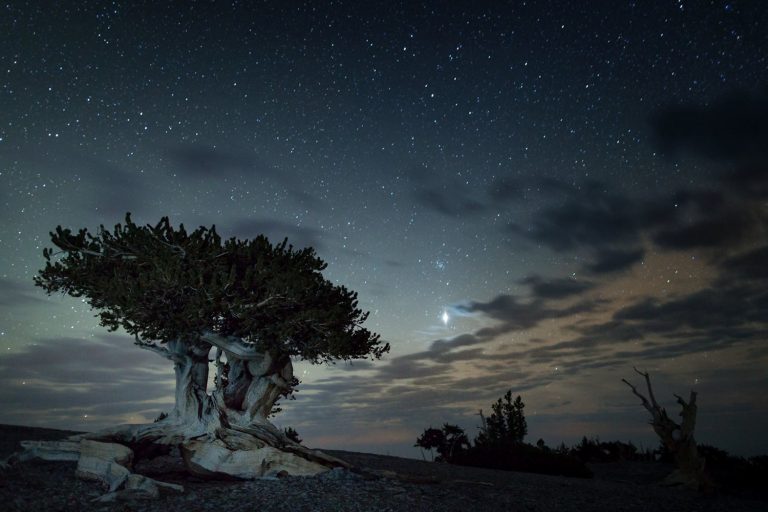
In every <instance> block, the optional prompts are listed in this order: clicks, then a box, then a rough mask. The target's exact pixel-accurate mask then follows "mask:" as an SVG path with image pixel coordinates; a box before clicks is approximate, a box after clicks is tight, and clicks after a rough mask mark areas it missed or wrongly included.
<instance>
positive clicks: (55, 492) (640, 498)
mask: <svg viewBox="0 0 768 512" xmlns="http://www.w3.org/2000/svg"><path fill="white" fill-rule="evenodd" d="M70 434H71V432H63V431H57V430H49V429H35V428H28V427H13V426H4V425H0V458H4V457H6V456H7V455H9V454H10V453H11V452H13V451H15V450H17V449H18V444H17V443H18V441H20V440H23V439H46V440H54V439H61V438H63V437H66V436H67V435H70ZM328 453H329V454H331V455H334V456H337V457H340V458H343V459H345V460H347V461H348V462H350V463H352V464H354V465H355V466H359V467H365V468H368V469H369V470H372V471H369V472H366V474H364V475H360V474H355V473H352V472H350V471H346V470H334V471H331V472H328V473H326V474H324V475H322V476H319V477H314V478H299V477H286V478H280V479H261V480H255V481H209V480H201V479H197V478H192V477H190V476H188V475H186V474H185V473H184V472H183V471H182V469H183V468H182V466H181V465H180V463H179V461H178V460H176V459H174V458H172V457H161V458H158V459H154V460H153V461H150V462H148V463H143V464H141V465H139V466H137V467H136V468H135V471H136V472H137V473H141V474H144V475H147V476H151V477H152V478H155V479H158V480H162V481H165V482H171V483H177V484H181V485H183V486H184V492H183V493H175V492H168V493H166V494H163V495H162V496H161V497H160V498H157V499H155V500H146V499H136V498H131V497H127V498H125V499H122V500H121V501H119V502H116V503H99V502H97V501H94V499H96V498H98V497H99V496H101V495H102V494H103V490H102V489H100V488H99V486H98V485H97V484H95V483H92V482H86V481H82V480H78V479H77V478H75V475H74V469H75V463H72V462H46V461H34V462H25V463H23V464H21V465H19V466H17V467H15V468H14V469H12V470H11V471H9V472H6V473H4V474H0V510H3V511H5V510H8V511H33V510H34V511H35V512H47V511H84V512H85V511H88V512H90V511H111V510H116V511H122V512H128V511H144V510H146V511H158V512H182V511H183V512H194V511H207V510H211V511H213V510H217V511H220V510H224V511H227V512H236V511H252V510H258V511H281V512H285V511H290V512H302V511H401V510H402V511H430V512H431V511H461V512H466V511H472V510H480V511H482V512H493V511H505V512H512V511H539V512H549V511H552V512H554V511H558V512H569V511H574V512H587V511H647V510H653V511H655V512H661V511H670V512H671V511H675V512H681V511H724V510H728V511H764V510H766V509H767V508H768V503H766V502H765V501H757V500H750V499H747V498H744V497H736V496H730V495H726V494H723V493H718V494H713V495H707V496H703V495H699V494H697V493H694V492H691V491H686V490H683V489H677V488H667V487H662V486H660V485H659V484H658V481H659V480H660V479H661V478H663V476H664V475H665V474H666V472H667V471H668V469H669V468H666V467H663V466H660V465H658V464H655V463H642V462H629V463H612V464H600V465H594V466H591V468H592V469H593V471H594V472H595V478H592V479H577V478H566V477H556V476H546V475H535V474H529V473H516V472H506V471H494V470H486V469H479V468H466V467H461V466H451V465H446V464H437V463H431V462H424V461H419V460H413V459H404V458H400V457H389V456H384V455H373V454H364V453H355V452H343V451H331V450H329V451H328ZM387 472H395V473H397V474H399V475H400V477H399V478H394V477H392V474H391V473H387ZM374 474H375V475H376V476H374ZM386 475H390V477H386Z"/></svg>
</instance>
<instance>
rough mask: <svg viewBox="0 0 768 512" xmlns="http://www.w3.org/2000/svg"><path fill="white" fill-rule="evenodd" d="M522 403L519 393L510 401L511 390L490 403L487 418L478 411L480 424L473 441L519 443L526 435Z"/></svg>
mask: <svg viewBox="0 0 768 512" xmlns="http://www.w3.org/2000/svg"><path fill="white" fill-rule="evenodd" d="M524 408H525V404H524V403H523V400H522V398H520V395H518V396H517V398H515V400H514V401H512V390H511V389H510V390H509V391H507V393H506V394H505V395H504V397H503V400H502V399H501V398H499V399H498V400H497V401H496V402H495V403H494V404H492V405H491V411H492V412H491V415H490V416H488V417H487V418H486V417H485V416H483V411H482V410H481V411H480V419H481V420H482V423H483V424H482V426H481V427H480V433H479V434H478V436H477V439H476V440H475V442H476V443H477V444H481V445H482V444H489V445H497V444H510V443H511V444H519V443H522V442H523V439H524V438H525V436H526V435H528V423H527V422H526V420H525V414H524V413H523V409H524Z"/></svg>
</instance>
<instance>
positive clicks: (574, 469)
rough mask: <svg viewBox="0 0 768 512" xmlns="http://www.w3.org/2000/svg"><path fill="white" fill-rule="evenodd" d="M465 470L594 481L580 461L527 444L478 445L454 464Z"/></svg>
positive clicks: (461, 455)
mask: <svg viewBox="0 0 768 512" xmlns="http://www.w3.org/2000/svg"><path fill="white" fill-rule="evenodd" d="M453 462H454V463H455V464H460V465H463V466H474V467H483V468H489V469H503V470H507V471H523V472H527V473H540V474H545V475H561V476H572V477H580V478H591V477H592V471H591V470H590V469H589V468H588V467H587V466H586V464H584V462H582V461H581V460H579V459H578V458H576V457H574V456H572V455H566V454H562V453H557V452H553V451H546V450H542V449H540V448H537V447H536V446H531V445H530V444H525V443H514V444H506V445H503V444H499V445H495V446H494V445H488V444H483V445H476V446H473V447H472V448H470V449H469V450H467V451H464V452H462V453H461V454H460V455H459V456H458V457H456V458H455V459H454V461H453Z"/></svg>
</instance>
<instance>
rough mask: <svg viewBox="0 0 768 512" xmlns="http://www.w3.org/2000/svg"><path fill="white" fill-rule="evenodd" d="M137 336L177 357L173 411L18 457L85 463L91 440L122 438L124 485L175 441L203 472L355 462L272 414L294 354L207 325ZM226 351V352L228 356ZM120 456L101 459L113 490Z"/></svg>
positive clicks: (288, 381)
mask: <svg viewBox="0 0 768 512" xmlns="http://www.w3.org/2000/svg"><path fill="white" fill-rule="evenodd" d="M136 344H137V345H139V346H140V347H142V348H145V349H148V350H152V351H154V352H157V353H159V354H161V355H162V356H163V357H166V358H168V359H170V360H171V361H173V363H174V372H175V375H176V395H175V402H174V409H173V411H172V412H171V414H169V415H168V417H167V418H164V419H163V420H160V421H158V422H156V423H151V424H144V425H121V426H118V427H116V428H112V429H106V430H102V431H100V432H95V433H89V434H83V435H78V436H73V437H72V438H70V440H69V441H68V443H69V444H67V445H66V446H64V445H62V444H60V442H55V443H49V444H50V446H47V445H46V446H39V443H38V444H35V445H34V453H31V452H30V453H27V454H26V455H19V456H16V458H15V459H12V460H25V459H27V458H31V457H40V458H49V459H54V460H56V459H55V458H56V457H61V456H63V455H66V457H67V458H68V460H72V459H73V457H74V459H75V460H77V459H78V457H79V458H80V462H81V463H82V462H84V460H85V459H83V455H82V453H83V452H82V450H83V447H88V446H91V445H90V444H88V443H92V442H94V441H95V442H100V443H114V444H119V445H122V446H125V447H128V448H129V449H130V450H129V451H130V452H131V456H130V457H125V458H124V460H126V461H129V462H126V463H125V464H123V465H124V466H126V468H125V469H124V470H123V469H119V471H118V473H119V475H120V478H119V481H118V484H117V485H124V486H127V485H128V483H126V482H133V481H134V480H136V478H134V477H131V478H130V479H129V478H128V477H129V476H130V471H129V470H130V466H131V464H132V463H133V462H135V461H136V460H137V459H140V458H142V457H152V456H154V455H156V454H159V453H167V452H168V451H169V447H178V448H179V450H180V453H181V454H182V456H183V459H184V462H185V465H186V467H187V469H188V471H190V472H191V473H193V474H196V475H200V476H229V477H235V478H246V479H248V478H256V477H261V476H275V475H314V474H317V473H321V472H324V471H326V470H328V469H330V468H333V467H350V466H349V464H347V463H346V462H344V461H342V460H339V459H336V458H334V457H330V456H328V455H325V454H323V453H322V452H319V451H315V450H310V449H308V448H306V447H304V446H301V445H300V444H298V443H295V442H294V441H292V440H290V439H289V438H288V437H286V436H285V434H284V433H283V432H282V431H280V430H279V429H277V428H276V427H275V426H274V425H272V424H271V423H270V422H269V420H268V417H269V415H270V413H271V411H272V408H273V407H274V404H275V402H276V401H277V400H278V399H279V398H280V397H281V396H286V395H288V394H289V393H290V392H291V391H292V389H293V366H292V364H291V360H290V358H289V357H288V356H285V355H283V356H273V355H271V354H269V353H267V352H264V351H260V350H258V349H257V348H256V347H255V345H252V344H248V343H246V342H244V341H243V340H240V339H236V338H231V337H230V338H225V337H222V336H219V335H216V334H214V333H206V334H205V335H204V336H203V337H202V338H201V339H200V341H195V342H190V341H186V340H174V341H171V342H169V343H167V344H166V345H165V346H160V345H156V344H153V343H147V342H143V341H140V340H138V339H137V341H136ZM213 346H215V347H216V358H215V360H214V361H215V363H216V378H215V387H214V389H213V390H212V392H208V389H207V385H208V368H209V362H210V361H209V360H208V354H209V352H210V350H211V348H212V347H213ZM222 356H226V362H224V361H222ZM77 443H79V444H77ZM65 448H66V450H65ZM62 450H64V451H62ZM65 452H66V453H65ZM62 454H63V455H62ZM120 464H122V463H121V462H120V461H119V460H117V461H116V460H109V461H106V462H104V463H103V464H100V465H99V464H96V466H97V467H103V468H105V469H104V471H105V473H104V474H103V475H100V477H99V478H100V479H101V480H102V481H103V482H106V483H107V484H108V486H109V490H110V492H114V491H115V490H116V485H115V483H114V482H115V479H114V475H115V471H116V469H115V468H116V467H117V465H120ZM81 465H82V464H81ZM89 467H90V466H89ZM92 477H93V476H92ZM157 484H159V483H157ZM125 488H126V489H129V487H125Z"/></svg>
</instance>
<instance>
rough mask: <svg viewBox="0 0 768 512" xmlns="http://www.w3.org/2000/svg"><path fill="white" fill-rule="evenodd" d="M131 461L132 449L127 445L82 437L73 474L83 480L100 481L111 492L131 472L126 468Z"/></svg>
mask: <svg viewBox="0 0 768 512" xmlns="http://www.w3.org/2000/svg"><path fill="white" fill-rule="evenodd" d="M132 461H133V451H131V449H130V448H128V447H127V446H123V445H121V444H117V443H101V442H99V441H90V440H87V439H84V440H82V441H80V459H79V460H78V462H77V470H76V471H75V474H76V475H77V476H78V477H79V478H82V479H84V480H95V481H97V482H101V483H102V484H103V485H105V486H106V487H107V488H108V489H109V492H113V491H115V490H116V489H118V488H119V487H120V486H121V485H122V484H123V483H124V482H125V480H126V479H127V478H128V475H130V474H131V472H130V470H129V469H128V468H129V467H130V465H131V462H132Z"/></svg>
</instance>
